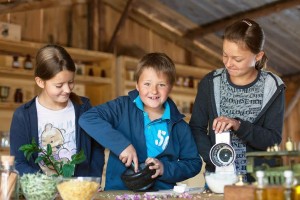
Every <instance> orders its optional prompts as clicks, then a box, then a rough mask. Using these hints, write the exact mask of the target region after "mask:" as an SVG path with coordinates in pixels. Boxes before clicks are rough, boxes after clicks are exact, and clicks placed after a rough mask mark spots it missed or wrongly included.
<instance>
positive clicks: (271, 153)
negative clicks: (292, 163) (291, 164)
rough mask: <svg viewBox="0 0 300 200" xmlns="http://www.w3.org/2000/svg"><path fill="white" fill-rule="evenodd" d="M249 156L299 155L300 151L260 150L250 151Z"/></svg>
mask: <svg viewBox="0 0 300 200" xmlns="http://www.w3.org/2000/svg"><path fill="white" fill-rule="evenodd" d="M246 156H247V157H272V156H291V157H294V156H296V157H297V156H299V157H300V151H270V152H269V151H258V152H249V153H247V154H246Z"/></svg>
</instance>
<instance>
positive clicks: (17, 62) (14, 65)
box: [12, 55, 20, 68]
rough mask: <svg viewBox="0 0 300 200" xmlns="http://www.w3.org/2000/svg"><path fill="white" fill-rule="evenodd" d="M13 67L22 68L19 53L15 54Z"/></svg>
mask: <svg viewBox="0 0 300 200" xmlns="http://www.w3.org/2000/svg"><path fill="white" fill-rule="evenodd" d="M12 67H13V68H20V62H19V57H18V56H17V55H14V56H13V61H12Z"/></svg>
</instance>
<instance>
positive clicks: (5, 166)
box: [0, 156, 19, 200]
mask: <svg viewBox="0 0 300 200" xmlns="http://www.w3.org/2000/svg"><path fill="white" fill-rule="evenodd" d="M14 161H15V157H14V156H1V163H0V174H1V179H0V185H1V186H0V190H1V193H0V199H1V200H10V199H19V182H18V177H19V173H18V171H17V170H16V169H15V164H14Z"/></svg>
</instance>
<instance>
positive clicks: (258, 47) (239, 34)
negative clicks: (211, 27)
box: [224, 19, 268, 70]
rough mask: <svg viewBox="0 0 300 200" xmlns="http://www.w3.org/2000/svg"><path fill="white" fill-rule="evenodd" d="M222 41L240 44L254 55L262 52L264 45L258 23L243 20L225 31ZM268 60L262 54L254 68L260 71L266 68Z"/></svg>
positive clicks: (261, 30) (262, 34)
mask: <svg viewBox="0 0 300 200" xmlns="http://www.w3.org/2000/svg"><path fill="white" fill-rule="evenodd" d="M224 39H226V40H229V41H232V42H235V43H241V44H244V45H246V47H247V48H248V49H249V50H250V51H251V52H252V53H254V54H258V53H259V52H260V51H262V50H263V47H264V43H265V34H264V31H263V29H262V28H261V27H260V25H259V24H258V23H256V22H255V21H253V20H251V19H243V20H240V21H237V22H235V23H233V24H232V25H230V26H228V27H227V28H226V29H225V33H224ZM267 61H268V58H267V56H266V54H265V53H264V55H263V57H262V59H261V60H259V61H257V62H256V63H255V68H256V69H257V70H260V69H262V68H264V67H266V63H267Z"/></svg>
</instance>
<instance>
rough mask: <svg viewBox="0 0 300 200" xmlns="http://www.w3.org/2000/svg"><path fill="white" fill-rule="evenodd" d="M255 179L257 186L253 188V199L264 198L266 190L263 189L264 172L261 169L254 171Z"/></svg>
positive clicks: (259, 199)
mask: <svg viewBox="0 0 300 200" xmlns="http://www.w3.org/2000/svg"><path fill="white" fill-rule="evenodd" d="M255 174H256V179H257V186H256V190H255V200H266V199H267V196H266V190H265V181H264V178H265V177H264V176H265V173H264V172H263V171H256V173H255Z"/></svg>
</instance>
